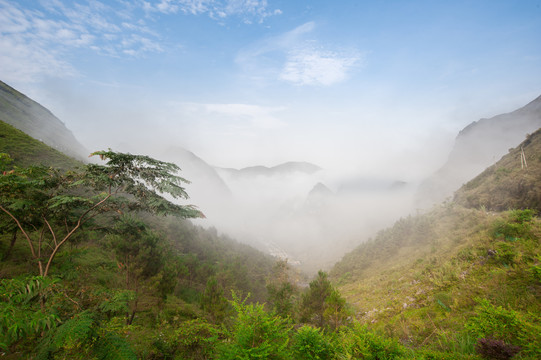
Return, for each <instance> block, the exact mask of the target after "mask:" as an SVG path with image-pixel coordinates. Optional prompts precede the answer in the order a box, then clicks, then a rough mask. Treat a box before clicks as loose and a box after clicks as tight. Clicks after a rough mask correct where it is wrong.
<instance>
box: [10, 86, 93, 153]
mask: <svg viewBox="0 0 541 360" xmlns="http://www.w3.org/2000/svg"><path fill="white" fill-rule="evenodd" d="M0 120H2V121H4V122H6V123H8V124H10V125H12V126H14V127H16V128H17V129H19V130H21V131H23V132H25V133H26V134H28V135H30V136H31V137H33V138H34V139H37V140H40V141H43V142H44V143H45V144H47V145H49V146H50V147H52V148H54V149H56V150H59V151H61V152H63V153H64V154H66V155H68V156H71V157H74V158H77V159H78V160H81V161H87V160H86V158H87V156H88V154H89V151H88V150H87V149H85V147H84V146H83V145H81V143H80V142H79V141H78V140H77V139H76V138H75V136H74V135H73V133H72V132H71V130H69V129H68V128H67V127H66V125H65V124H64V123H63V122H62V121H61V120H60V119H58V118H57V117H56V116H55V115H54V114H53V113H52V112H51V111H50V110H49V109H47V108H45V107H44V106H42V105H41V104H39V103H38V102H36V101H34V100H32V99H30V98H29V97H28V96H26V95H24V94H23V93H21V92H19V91H18V90H16V89H14V88H12V87H11V86H9V85H8V84H6V83H4V82H3V81H0Z"/></svg>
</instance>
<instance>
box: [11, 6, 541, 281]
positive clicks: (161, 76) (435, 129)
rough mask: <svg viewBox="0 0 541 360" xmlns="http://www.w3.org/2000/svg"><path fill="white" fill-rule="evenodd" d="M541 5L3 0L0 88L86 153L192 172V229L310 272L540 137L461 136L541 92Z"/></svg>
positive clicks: (325, 266) (526, 122)
mask: <svg viewBox="0 0 541 360" xmlns="http://www.w3.org/2000/svg"><path fill="white" fill-rule="evenodd" d="M540 7H541V2H539V1H533V0H532V1H530V0H528V1H519V2H517V1H504V0H502V1H475V2H472V1H449V2H431V1H419V0H415V1H357V0H351V1H274V0H262V1H259V0H255V1H233V0H197V1H195V0H194V1H192V0H178V1H177V0H148V1H134V2H126V1H100V0H97V1H86V0H81V1H63V0H60V1H48V0H46V1H35V2H34V1H22V2H21V1H9V0H0V33H1V35H0V50H1V51H0V80H2V81H4V82H6V83H7V84H9V85H10V86H13V87H15V88H17V89H18V90H19V91H21V92H24V93H25V94H26V95H28V96H29V97H32V98H33V99H34V100H36V101H37V102H39V103H40V104H42V105H43V106H45V107H46V108H48V109H49V110H51V112H52V113H53V114H54V115H55V116H57V117H58V118H59V119H60V120H61V121H62V122H64V124H65V125H66V127H67V128H68V129H69V130H71V131H72V132H73V135H74V136H75V138H77V139H78V140H79V142H80V143H81V144H82V145H83V146H84V147H85V148H86V149H87V150H88V153H90V152H91V151H95V150H101V149H108V148H111V149H113V150H115V151H121V152H130V153H134V154H147V155H150V156H153V157H155V158H158V159H161V160H166V161H169V162H174V163H176V164H178V165H179V167H180V168H181V169H182V172H181V174H180V175H181V176H183V177H184V178H186V179H187V180H189V181H190V184H187V185H186V190H187V192H188V194H189V196H190V198H189V199H188V200H186V201H184V202H183V203H187V204H188V203H189V204H193V205H195V206H197V207H198V208H199V209H200V210H201V211H202V212H203V213H204V214H205V216H206V218H205V219H198V220H194V222H195V223H197V224H198V225H201V226H203V227H208V228H210V227H214V228H216V230H217V232H218V233H220V234H227V235H228V236H230V237H232V238H234V239H237V240H238V241H240V242H243V243H247V244H250V245H253V246H254V247H256V248H258V249H260V250H263V251H265V252H267V253H270V254H272V255H275V256H278V257H280V258H287V259H288V261H289V262H290V263H291V264H294V265H298V266H300V268H302V269H304V270H306V271H308V272H312V273H313V272H316V271H317V270H318V269H320V268H323V269H328V268H330V267H331V266H332V265H333V264H334V263H335V262H336V261H338V260H340V258H341V257H342V256H343V255H344V254H345V253H346V252H348V251H350V250H352V249H353V248H355V247H356V246H358V245H359V244H360V243H362V242H364V241H366V240H368V239H369V238H372V237H374V236H375V235H376V234H377V232H378V231H379V230H381V229H383V228H385V227H387V226H389V225H391V224H393V223H394V222H395V221H396V220H398V219H400V218H401V217H407V216H408V215H411V214H417V213H422V212H423V211H427V210H428V209H429V208H430V207H431V206H433V205H434V204H435V203H438V202H440V201H444V200H445V199H446V198H448V197H450V196H451V195H452V192H453V191H455V190H456V189H457V188H458V187H459V186H460V185H461V184H462V183H464V182H465V181H467V180H468V178H469V177H472V176H474V175H476V174H477V173H478V172H480V171H481V170H483V169H484V167H486V166H488V165H490V163H491V162H494V161H496V160H498V159H499V157H501V156H502V155H503V154H505V152H506V151H507V149H508V148H509V147H511V146H515V145H516V144H518V142H520V141H522V139H523V138H524V135H525V134H526V133H527V132H531V131H534V130H535V129H537V128H538V127H539V125H538V124H537V125H533V124H531V123H529V121H530V120H529V118H528V116H527V115H524V116H523V117H522V118H521V119H522V120H521V121H522V123H521V124H523V125H524V126H523V127H522V128H521V129H520V131H519V132H517V133H516V134H512V138H508V135H509V133H508V131H506V130H502V131H501V134H500V135H497V134H496V135H494V136H493V137H491V140H488V139H487V143H488V141H493V142H494V144H493V145H494V146H493V148H494V149H495V150H494V151H495V154H498V156H496V155H493V153H490V154H488V153H487V154H484V153H482V152H481V151H480V150H476V149H474V148H473V147H471V146H470V143H469V142H468V141H469V140H468V139H469V136H470V135H468V134H469V133H467V132H464V133H463V134H462V135H463V136H462V137H459V138H457V136H458V135H459V132H460V131H461V130H462V129H464V128H466V127H467V126H468V125H469V124H470V123H472V122H474V121H478V120H479V119H481V118H491V117H494V116H496V115H499V114H505V113H509V112H512V111H514V110H516V109H519V108H521V107H523V106H525V105H527V104H528V103H530V102H531V101H532V100H534V99H536V98H537V97H538V96H539V95H540V93H541V91H540V86H539V85H540V83H541V41H540V40H539V35H540V34H541V8H540ZM483 126H484V125H483ZM488 128H489V127H487V129H488ZM487 131H488V130H487ZM475 134H477V133H475ZM475 134H474V135H475ZM475 136H477V135H475ZM471 138H472V139H473V137H471ZM475 139H477V138H475ZM472 141H477V140H472ZM508 142H509V143H510V144H508ZM461 143H464V144H466V143H467V146H466V145H464V147H462V148H460V149H456V148H454V146H455V145H457V144H461ZM491 146H492V145H491ZM453 151H454V152H453ZM458 159H460V162H462V161H463V160H464V159H470V160H471V161H472V162H471V164H470V165H471V166H470V165H468V164H466V163H464V164H463V165H464V168H463V169H462V168H459V167H451V168H447V170H442V171H440V169H442V167H444V165H445V164H447V165H449V166H454V165H453V164H455V165H456V164H457V163H458V161H459V160H458ZM453 161H455V163H453ZM468 166H470V167H468ZM438 171H440V172H439V173H438ZM446 171H447V172H446ZM434 174H436V175H434ZM438 174H439V175H438Z"/></svg>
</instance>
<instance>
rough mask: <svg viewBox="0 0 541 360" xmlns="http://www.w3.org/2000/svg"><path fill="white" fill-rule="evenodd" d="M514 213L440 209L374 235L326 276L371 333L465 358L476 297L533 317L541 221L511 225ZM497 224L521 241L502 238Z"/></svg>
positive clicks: (539, 292) (538, 291)
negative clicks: (376, 331) (380, 332)
mask: <svg viewBox="0 0 541 360" xmlns="http://www.w3.org/2000/svg"><path fill="white" fill-rule="evenodd" d="M522 213H523V212H520V211H518V212H517V211H508V212H503V213H491V212H486V211H481V210H475V209H466V208H464V207H461V206H459V205H446V206H441V207H438V208H435V209H434V210H432V211H431V212H430V213H428V214H425V215H419V216H415V217H409V218H406V219H402V220H400V221H399V222H398V223H397V224H396V225H395V226H394V227H392V228H390V229H387V230H385V231H383V232H381V233H380V234H379V235H378V236H377V237H376V238H375V239H374V240H372V241H370V242H368V243H366V244H363V245H361V246H360V247H359V248H358V249H357V250H356V251H354V252H353V253H350V254H349V255H348V256H346V257H344V259H343V260H342V261H341V262H340V263H338V264H337V265H336V266H335V268H334V269H333V271H332V272H331V276H332V278H333V279H334V280H335V281H336V282H337V283H338V284H339V289H340V291H341V292H342V294H343V295H344V296H345V297H346V298H347V300H348V302H350V303H351V304H352V306H353V307H354V309H355V310H356V317H357V318H358V319H360V320H361V321H362V322H364V323H366V324H369V325H370V326H371V327H372V328H374V329H376V330H377V329H379V330H381V331H384V332H385V333H386V334H387V335H388V336H391V337H395V338H398V339H400V340H401V341H402V342H403V343H407V344H409V345H410V346H412V347H414V348H417V347H427V348H430V349H433V350H438V351H445V352H453V353H454V352H457V351H458V352H460V353H462V354H472V353H473V351H474V344H475V341H474V340H475V339H474V340H472V339H471V338H470V335H469V334H468V333H467V332H465V331H464V326H463V325H464V323H465V322H466V321H467V320H468V319H469V318H470V317H471V316H473V314H474V313H475V308H476V306H477V304H478V300H479V299H488V301H490V303H492V304H493V305H495V306H503V307H505V308H509V309H513V310H514V311H517V312H518V313H519V314H522V315H524V316H526V314H530V313H534V314H535V313H537V314H539V313H541V302H540V299H541V283H540V282H539V281H538V280H537V279H536V277H535V269H536V266H538V264H539V256H540V254H541V249H540V247H539V238H540V235H541V221H540V220H539V219H537V218H531V219H530V220H526V221H524V223H520V224H519V223H517V222H516V220H517V214H522ZM526 218H528V217H526ZM502 226H503V228H508V229H512V230H513V231H517V228H518V232H519V233H520V234H521V235H522V236H520V237H518V238H512V240H509V238H508V240H506V237H505V235H503V234H501V233H499V232H498V231H501V229H502ZM421 228H422V231H420V232H419V229H421ZM493 251H495V252H496V253H495V254H494V255H492V254H493V253H492V252H493ZM510 259H512V261H510Z"/></svg>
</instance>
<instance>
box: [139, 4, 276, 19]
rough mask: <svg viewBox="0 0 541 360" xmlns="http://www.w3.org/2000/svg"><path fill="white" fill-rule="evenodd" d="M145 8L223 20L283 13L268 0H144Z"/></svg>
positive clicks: (166, 12) (258, 17)
mask: <svg viewBox="0 0 541 360" xmlns="http://www.w3.org/2000/svg"><path fill="white" fill-rule="evenodd" d="M143 9H144V10H146V11H154V12H160V13H163V14H175V13H178V12H183V13H185V14H191V15H199V14H207V15H208V16H210V17H211V18H213V19H216V20H221V19H224V18H227V17H230V16H237V17H241V18H243V20H244V22H247V23H250V22H251V21H252V20H253V19H256V20H257V21H259V22H262V21H263V20H264V19H265V18H266V17H269V16H275V15H280V14H282V11H281V10H280V9H274V10H270V9H268V3H267V0H159V1H157V2H152V1H144V2H143Z"/></svg>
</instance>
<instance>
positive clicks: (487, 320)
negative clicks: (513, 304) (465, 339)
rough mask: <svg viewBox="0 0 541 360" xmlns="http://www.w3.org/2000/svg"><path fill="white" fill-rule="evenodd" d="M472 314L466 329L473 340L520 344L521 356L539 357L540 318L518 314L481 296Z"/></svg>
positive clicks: (540, 338) (540, 342) (540, 356)
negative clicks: (492, 340)
mask: <svg viewBox="0 0 541 360" xmlns="http://www.w3.org/2000/svg"><path fill="white" fill-rule="evenodd" d="M476 313H477V315H476V316H473V317H471V318H470V319H469V320H468V322H467V323H466V330H467V331H468V332H469V333H470V334H472V335H473V336H474V337H475V338H477V339H495V340H502V341H504V342H505V343H508V344H512V345H516V346H520V347H521V348H522V352H521V354H522V355H525V356H533V358H541V325H540V324H541V317H540V316H539V315H536V314H527V315H524V314H521V313H519V312H517V311H515V310H511V309H504V308H503V307H501V306H494V305H492V304H491V303H490V302H489V301H488V300H486V299H482V300H480V301H479V304H478V306H477V307H476Z"/></svg>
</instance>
